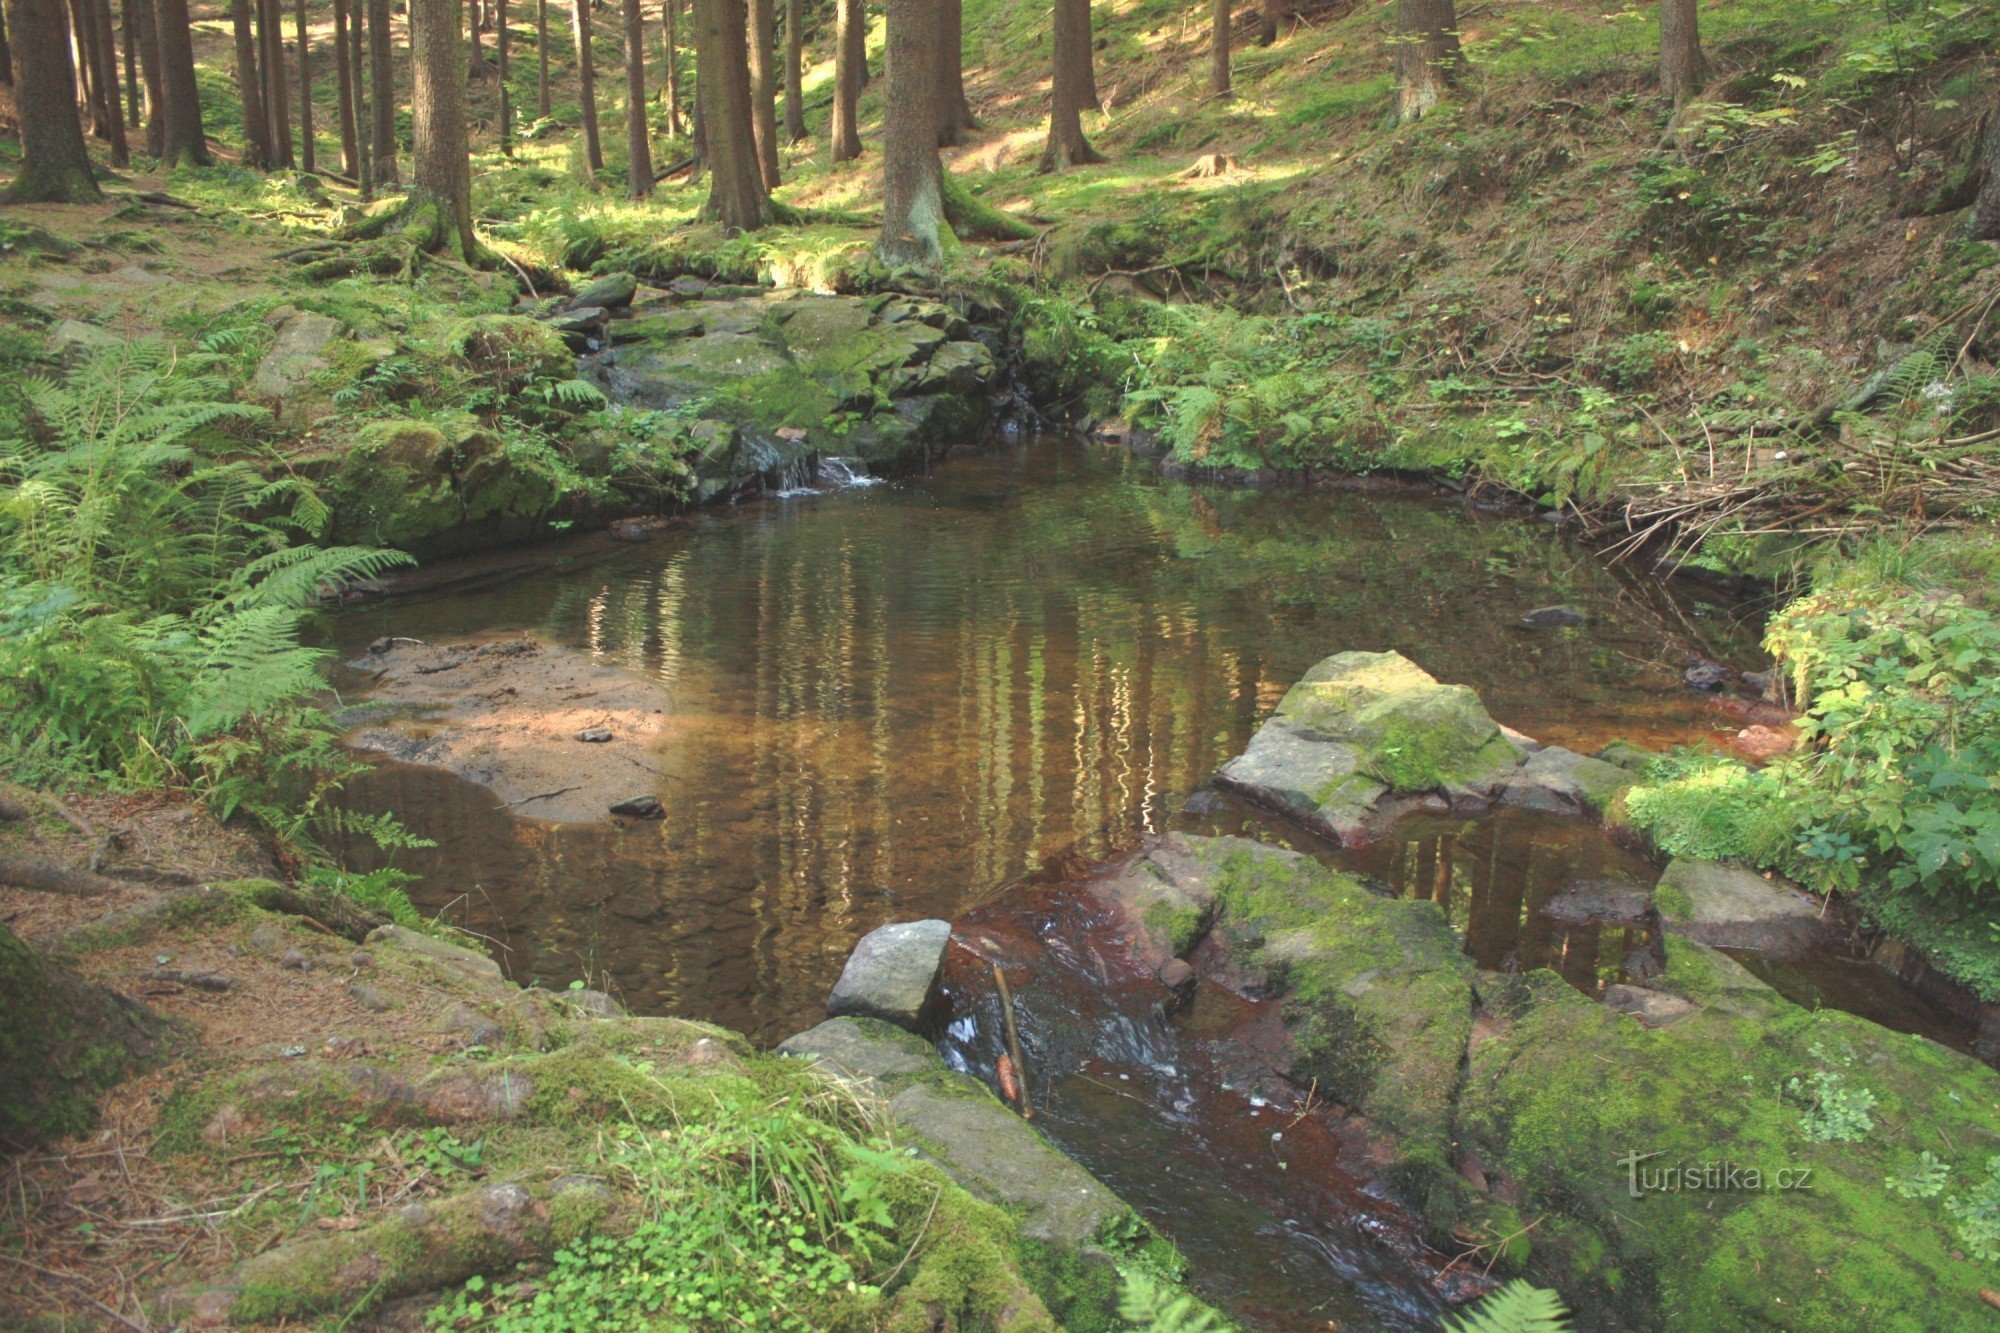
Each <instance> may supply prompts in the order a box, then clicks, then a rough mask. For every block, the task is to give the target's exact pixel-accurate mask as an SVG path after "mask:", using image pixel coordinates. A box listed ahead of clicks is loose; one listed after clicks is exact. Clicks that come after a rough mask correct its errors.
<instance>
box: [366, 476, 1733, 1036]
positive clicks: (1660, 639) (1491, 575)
mask: <svg viewBox="0 0 2000 1333" xmlns="http://www.w3.org/2000/svg"><path fill="white" fill-rule="evenodd" d="M1555 602H1566V603H1571V604H1574V605H1577V606H1580V607H1583V608H1584V609H1586V610H1587V611H1589V612H1590V613H1591V617H1592V619H1591V622H1590V623H1589V624H1587V625H1585V626H1582V627H1578V628H1571V629H1558V630H1528V629H1524V628H1522V627H1521V626H1520V625H1519V623H1518V618H1519V616H1520V614H1521V613H1522V612H1523V611H1526V610H1528V609H1530V608H1533V607H1537V606H1543V605H1547V604H1550V603H1555ZM500 631H509V632H512V631H521V632H527V633H531V634H535V635H538V636H541V637H543V638H546V639H548V640H550V641H553V642H556V643H561V644H566V645H572V646H575V647H578V648H583V649H587V650H588V651H590V652H591V653H593V654H595V655H597V656H598V657H599V658H600V659H601V660H603V661H605V662H607V663H611V664H615V665H619V666H623V667H626V668H629V669H631V670H633V671H637V672H643V673H646V674H648V675H650V676H652V677H654V678H655V679H657V680H658V681H659V682H661V683H662V684H663V685H664V686H666V688H667V690H668V691H669V694H670V698H671V703H670V706H669V712H670V714H671V719H672V725H671V728H670V730H669V733H668V740H667V742H666V743H665V744H664V745H663V746H662V748H661V749H660V751H659V753H658V754H657V756H656V763H657V767H658V768H659V770H660V773H661V776H660V778H659V779H658V780H657V784H656V790H657V793H658V795H659V796H660V797H661V799H662V800H663V801H664V803H665V805H666V808H667V818H666V819H665V820H663V821H661V822H658V823H655V824H636V825H627V826H623V827H614V826H612V825H609V824H606V825H589V826H579V825H555V824H547V823H541V822H538V821H535V820H530V819H520V818H514V817H511V816H508V815H505V814H502V813H500V812H497V811H495V810H494V809H493V804H494V803H493V801H492V799H491V797H490V796H489V795H487V793H485V792H484V791H483V790H482V789H479V788H476V787H473V786H471V785H470V784H467V783H465V782H462V781H460V780H458V779H456V778H451V777H448V776H445V775H442V774H437V773H433V772H428V771H425V770H419V769H412V768H407V767H402V766H397V765H393V764H385V765H383V766H381V767H380V768H378V769H377V770H376V771H375V773H374V775H373V776H372V777H371V778H369V779H368V780H366V781H364V782H363V783H361V784H359V786H358V787H357V789H356V791H355V793H354V800H355V802H356V804H357V805H361V806H364V807H367V808H377V809H393V810H395V811H397V812H398V813H399V814H400V815H401V816H402V817H403V818H404V820H405V821H406V822H407V823H408V824H410V825H411V826H412V827H413V828H415V829H417V830H419V831H421V832H422V833H424V834H425V835H426V836H428V837H431V838H434V839H435V840H436V841H437V844H438V845H437V847H436V848H435V849H434V850H431V851H427V852H415V853H411V852H406V853H402V854H400V857H399V864H401V865H402V866H404V867H405V868H406V869H410V870H413V871H416V872H418V873H420V874H421V875H422V876H423V880H422V883H421V884H420V885H419V886H418V888H417V891H416V896H417V898H418V900H419V901H420V903H421V904H422V905H423V906H424V907H425V908H426V909H429V910H442V911H444V912H445V913H446V915H447V916H448V917H449V918H450V919H452V920H454V921H456V922H458V923H460V924H462V925H464V926H466V927H468V928H470V929H473V930H476V931H479V932H481V933H483V934H486V935H488V936H490V937H492V938H493V939H494V940H495V941H496V942H497V943H498V944H499V945H500V946H501V948H502V956H503V958H504V959H505V961H506V963H507V966H508V967H509V970H510V972H511V973H512V974H513V975H514V976H515V977H516V978H517V979H520V980H522V981H541V982H545V983H555V984H562V983H566V982H567V981H569V980H570V979H572V978H576V977H580V976H588V977H590V978H591V979H592V980H593V981H601V982H605V983H608V984H609V985H610V986H611V988H612V989H614V990H615V991H616V992H617V993H619V995H620V996H621V998H623V999H624V1001H625V1002H626V1003H627V1004H628V1005H630V1006H631V1007H632V1008H634V1009H636V1010H639V1011H643V1012H673V1013H678V1014H685V1015H689V1016H694V1017H700V1018H707V1019H713V1020H715V1021H718V1022H721V1023H725V1024H727V1025H729V1026H731V1027H735V1028H738V1029H741V1030H743V1031H745V1032H748V1033H750V1034H752V1035H753V1036H755V1037H757V1038H759V1039H763V1040H777V1039H779V1038H782V1037H784V1036H786V1035H788V1034H789V1033H791V1032H793V1031H796V1030H798V1029H800V1028H802V1027H805V1026H808V1025H810V1024H811V1023H812V1022H814V1021H815V1020H816V1019H817V1018H818V1016H819V1014H820V1010H821V1005H822V1002H823V1000H824V998H825V995H826V992H827V989H828V987H829V986H830V984H831V983H832V980H833V978H834V977H835V976H836V975H837V974H838V972H839V969H840V966H841V964H842V962H843V961H844V960H845V958H846V956H847V953H848V950H849V948H850V947H851V946H852V944H853V942H854V941H855V940H856V939H857V938H859V937H860V936H861V935H862V934H864V933H865V932H867V931H868V930H871V929H873V928H874V927H875V926H878V925H880V924H882V923H884V922H886V921H891V920H898V919H909V918H913V917H920V916H944V917H955V916H957V915H959V914H960V913H962V912H964V911H965V910H966V909H968V908H969V907H971V906H973V905H974V904H976V903H979V902H981V901H983V900H984V899H986V898H987V897H989V896H990V895H991V894H992V893H993V892H994V890H995V888H996V886H998V885H1001V884H1003V883H1005V882H1007V881H1010V880H1013V879H1016V878H1018V877H1019V876H1021V875H1023V874H1024V873H1027V872H1029V871H1031V870H1033V869H1034V868H1035V867H1037V866H1040V865H1042V864H1043V863H1044V862H1046V861H1047V860H1048V859H1049V858H1050V857H1052V856H1054V855H1056V854H1057V853H1063V852H1069V853H1073V854H1075V855H1078V856H1082V857H1086V858H1097V857H1102V856H1106V855H1109V854H1111V853H1112V852H1114V851H1116V850H1118V849H1119V848H1121V847H1124V846H1129V845H1130V844H1131V843H1132V841H1133V840H1134V839H1136V838H1137V837H1138V836H1139V835H1141V834H1143V833H1146V832H1149V831H1156V830H1158V829H1161V828H1163V827H1165V826H1166V824H1167V822H1168V820H1169V818H1170V817H1171V816H1172V815H1173V814H1174V812H1176V811H1177V810H1178V809H1179V807H1180V805H1181V803H1182V802H1183V800H1184V799H1185V798H1186V796H1187V795H1188V794H1189V793H1190V792H1191V791H1193V790H1194V789H1196V788H1197V787H1198V786H1199V785H1200V784H1201V783H1202V782H1203V781H1204V779H1205V778H1206V777H1207V776H1208V775H1209V774H1210V773H1211V772H1213V771H1214V769H1215V768H1216V767H1217V766H1218V765H1219V764H1220V763H1221V762H1222V761H1224V760H1225V759H1227V758H1228V757H1229V756H1230V755H1232V754H1234V753H1235V752H1236V751H1237V750H1239V749H1240V748H1241V747H1242V745H1243V743H1244V741H1245V740H1246V739H1247V738H1248V736H1249V735H1250V733H1251V732H1252V731H1253V730H1254V729H1255V727H1256V726H1257V724H1258V722H1259V721H1260V720H1261V718H1262V717H1263V716H1264V715H1265V714H1266V713H1267V712H1268V710H1269V709H1270V708H1271V706H1272V705H1274V704H1275V703H1276V702H1277V700H1278V698H1279V697H1280V696H1281V695H1282V694H1283V693H1284V691H1285V690H1286V688H1287V687H1289V686H1290V684H1291V683H1292V682H1293V681H1294V680H1295V679H1296V678H1297V677H1298V676H1299V674H1300V673H1301V672H1303V671H1304V670H1305V669H1306V668H1307V667H1308V666H1310V665H1311V664H1312V663H1313V662H1315V661H1317V660H1318V659H1319V658H1321V657H1323V656H1325V655H1326V654H1328V653H1332V652H1337V651H1340V650H1343V649H1361V648H1365V649H1384V648H1395V649H1399V650H1401V651H1403V652H1404V653H1406V654H1408V655H1409V656H1410V657H1412V658H1413V659H1415V660H1416V661H1417V662H1419V663H1420V664H1422V665H1423V666H1424V667H1426V668H1427V669H1429V670H1430V671H1432V672H1433V673H1434V674H1436V675H1437V676H1438V677H1440V678H1441V679H1445V680H1451V681H1462V682H1465V683H1467V684H1470V685H1472V686H1474V687H1476V688H1477V689H1478V690H1479V691H1480V693H1481V694H1482V696H1483V697H1484V698H1485V699H1486V700H1487V702H1488V705H1489V707H1490V708H1491V709H1492V711H1493V713H1494V715H1495V716H1496V717H1498V718H1499V719H1500V720H1501V721H1503V722H1506V723H1509V724H1512V725H1514V726H1517V727H1520V728H1522V729H1523V730H1526V731H1528V732H1530V733H1532V734H1534V735H1537V736H1539V737H1541V738H1542V739H1544V740H1548V741H1551V742H1559V743H1563V744H1569V745H1572V746H1582V747H1594V746H1596V745H1598V744H1601V743H1602V742H1604V741H1606V740H1609V739H1611V738H1613V737H1615V736H1626V737H1630V738H1632V739H1635V740H1638V741H1640V742H1642V743H1647V742H1652V743H1664V742H1667V741H1674V740H1685V739H1691V738H1694V737H1698V736H1700V735H1702V734H1705V733H1707V732H1710V731H1715V730H1722V729H1733V728H1734V727H1735V726H1739V725H1741V724H1740V723H1736V722H1732V721H1731V720H1730V719H1729V718H1727V717H1726V716H1724V715H1722V714H1720V713H1717V712H1715V711H1713V707H1712V705H1711V704H1710V703H1709V702H1708V701H1706V700H1705V699H1703V698H1701V697H1699V696H1696V695H1693V694H1690V693H1688V692H1686V691H1684V690H1682V689H1680V688H1679V687H1678V684H1677V682H1678V677H1679V672H1680V669H1681V668H1682V667H1683V666H1684V665H1685V663H1686V661H1687V660H1688V659H1689V658H1690V657H1692V656H1695V655H1697V654H1700V655H1707V656H1716V657H1721V658H1723V659H1725V660H1734V661H1738V662H1748V661H1749V660H1751V658H1752V657H1753V656H1754V640H1755V633H1754V626H1751V625H1748V624H1746V623H1744V622H1743V621H1742V620H1741V618H1740V617H1738V616H1737V615H1736V614H1735V613H1733V612H1731V611H1729V610H1728V609H1726V608H1723V607H1720V606H1715V605H1709V604H1705V603H1704V602H1703V601H1702V600H1701V599H1700V598H1699V597H1698V596H1693V595H1689V594H1687V593H1686V592H1684V591H1682V590H1678V589H1670V588H1667V587H1664V586H1662V585H1661V584H1659V583H1657V582H1651V581H1643V580H1632V579H1626V578H1621V577H1619V576H1617V575H1615V574H1614V573H1613V572H1611V571H1608V570H1607V569H1606V568H1605V567H1604V566H1603V565H1602V564H1600V563H1599V562H1597V561H1596V560H1595V559H1593V558H1592V557H1591V556H1590V555H1589V553H1587V552H1586V551H1583V550H1581V549H1579V548H1578V547H1577V546H1575V545H1574V544H1572V543H1570V542H1569V541H1567V540H1565V539H1564V538H1563V537H1562V536H1561V535H1560V534H1558V533H1557V532H1555V531H1553V530H1551V529H1550V528H1549V527H1548V526H1547V525H1545V524H1542V523H1539V522H1535V521H1532V520H1523V519H1520V518H1512V517H1506V518H1503V517H1496V516H1490V515H1480V514H1475V513H1471V512H1469V511H1468V510H1467V509H1466V507H1464V506H1462V505H1452V504H1447V503H1444V502H1441V501H1439V500H1437V499H1435V498H1432V497H1430V496H1428V495H1418V494H1414V493H1404V492H1400V491H1388V492H1376V493H1368V494H1355V493H1316V494H1300V493H1296V492H1276V493H1261V492H1251V491H1241V490H1228V489H1217V488H1200V487H1195V486H1190V485H1188V484H1185V483H1181V482H1176V481H1171V480H1166V479H1162V478H1160V477H1159V476H1158V475H1157V474H1156V473H1155V472H1154V471H1153V470H1152V469H1151V468H1150V467H1148V466H1147V465H1145V464H1143V463H1142V462H1139V461H1137V460H1133V459H1131V458H1129V457H1127V456H1126V455H1124V454H1122V453H1119V452H1116V451H1110V450H1106V449H1102V448H1098V447H1093V446H1086V445H1081V444H1078V443H1075V442H1073V441H1064V440H1055V439H1042V440H1031V441H1026V442H1022V443H1020V444H1017V445H1013V446H1008V447H1003V448H1001V449H998V450H983V451H977V452H972V451H968V452H966V453H964V454H963V455H962V456H960V457H957V458H954V459H952V460H951V461H949V462H948V463H946V464H944V465H942V466H941V467H939V468H938V470H937V471H935V472H934V473H933V474H931V475H928V476H922V477H910V478H903V479H899V480H895V481H890V482H885V483H883V484H880V485H875V486H870V487H864V488H854V487H849V488H844V489H828V490H825V491H823V493H821V494H818V495H816V496H811V497H798V498H793V499H788V500H782V501H780V500H775V499H772V500H761V501H749V502H745V503H743V504H741V505H738V506H735V507H732V508H729V509H723V510H715V511H709V512H702V513H696V514H691V515H688V516H686V517H683V518H680V519H676V520H674V521H673V522H671V523H670V524H669V525H667V527H666V528H664V529H663V530H662V531H661V532H660V533H658V535H657V536H656V537H655V539H654V540H652V541H650V542H647V543H644V544H639V545H632V544H620V543H617V542H613V541H610V540H608V539H606V538H602V537H588V538H578V539H575V540H570V541H564V542H559V543H556V544H553V545H542V546H537V547H534V548H532V549H529V550H524V551H521V552H516V553H504V554H501V555H497V556H493V557H488V558H485V559H481V560H477V561H466V562H458V563H456V564H453V565H450V566H444V567H440V568H439V569H437V570H434V571H430V572H429V573H428V574H426V575H424V576H421V577H419V578H418V579H417V580H415V581H414V583H413V584H412V585H411V586H410V587H409V589H408V590H407V591H404V592H401V593H399V594H398V595H396V596H394V597H392V598H389V599H387V600H385V601H382V602H378V603H374V604H371V605H367V606H363V607H359V608H355V609H353V610H350V611H348V612H345V613H343V614H342V616H341V618H340V621H339V623H338V627H337V634H338V638H339V641H340V643H341V645H342V646H343V647H344V648H347V649H349V650H358V648H359V647H360V645H363V644H365V643H366V642H368V641H369V640H370V639H372V638H374V637H376V636H377V635H380V634H389V633H394V634H409V635H413V636H417V637H421V638H424V639H427V640H430V641H432V642H437V641H440V640H449V639H450V638H452V637H453V636H454V635H471V634H474V633H494V632H500ZM649 780H650V779H649ZM635 794H636V793H635Z"/></svg>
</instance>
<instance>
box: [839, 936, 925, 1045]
mask: <svg viewBox="0 0 2000 1333" xmlns="http://www.w3.org/2000/svg"><path fill="white" fill-rule="evenodd" d="M950 942H951V923H950V922H949V921H937V920H931V921H900V922H897V923H895V924H893V925H887V926H882V927H880V928H878V929H876V930H872V931H870V932H868V934H866V935H864V936H862V937H861V942H860V943H859V944H856V945H855V946H854V952H853V953H851V954H849V955H848V958H847V966H845V967H843V968H842V969H841V970H840V979H839V980H838V981H836V982H834V984H833V994H832V995H830V996H828V997H827V1001H826V1012H827V1014H828V1016H829V1017H832V1018H840V1017H843V1016H846V1015H854V1016H857V1017H862V1018H879V1019H882V1020H883V1021H885V1022H889V1023H895V1024H897V1025H899V1026H901V1027H906V1028H912V1029H914V1028H915V1027H916V1026H917V1025H918V1024H919V1023H920V1022H922V1020H923V1017H924V1013H925V1011H926V1010H927V1009H928V1008H929V1007H930V1003H931V1001H932V999H933V998H935V996H936V994H937V984H938V971H939V969H941V968H942V967H943V966H944V951H945V946H946V945H947V944H949V943H950Z"/></svg>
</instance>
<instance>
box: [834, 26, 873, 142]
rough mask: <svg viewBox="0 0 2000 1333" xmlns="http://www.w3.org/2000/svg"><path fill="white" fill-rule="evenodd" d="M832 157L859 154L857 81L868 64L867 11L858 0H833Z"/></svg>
mask: <svg viewBox="0 0 2000 1333" xmlns="http://www.w3.org/2000/svg"><path fill="white" fill-rule="evenodd" d="M833 41H834V46H833V121H832V131H831V133H832V139H833V160H834V161H836V162H845V161H847V160H848V159H850V158H856V157H860V156H861V83H862V80H863V79H864V78H865V77H866V76H867V66H868V11H867V9H866V7H865V6H864V5H863V4H862V0H834V38H833Z"/></svg>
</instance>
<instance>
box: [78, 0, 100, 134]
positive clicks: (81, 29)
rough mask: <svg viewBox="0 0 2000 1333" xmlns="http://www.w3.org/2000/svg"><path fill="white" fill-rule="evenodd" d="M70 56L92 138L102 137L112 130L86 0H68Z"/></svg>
mask: <svg viewBox="0 0 2000 1333" xmlns="http://www.w3.org/2000/svg"><path fill="white" fill-rule="evenodd" d="M69 56H70V62H71V68H73V69H74V70H75V71H76V100H77V106H78V108H79V109H80V110H82V111H83V112H84V113H85V114H87V115H88V116H89V117H90V134H91V137H92V138H97V139H102V138H104V137H105V136H106V134H107V133H108V132H109V131H108V129H107V128H106V126H105V123H104V100H103V99H102V98H101V97H99V96H98V95H97V48H96V43H95V41H94V39H93V36H92V33H91V26H90V10H89V9H88V8H87V7H86V0H69Z"/></svg>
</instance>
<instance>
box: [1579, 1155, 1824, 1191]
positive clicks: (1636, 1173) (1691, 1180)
mask: <svg viewBox="0 0 2000 1333" xmlns="http://www.w3.org/2000/svg"><path fill="white" fill-rule="evenodd" d="M1664 1156H1666V1151H1665V1149H1662V1150H1660V1151H1658V1152H1628V1153H1626V1154H1625V1155H1624V1156H1623V1157H1621V1158H1619V1159H1618V1165H1620V1166H1622V1167H1624V1168H1625V1189H1626V1192H1627V1193H1628V1194H1630V1195H1631V1196H1632V1197H1633V1198H1635V1199H1637V1198H1640V1197H1641V1196H1643V1195H1647V1194H1754V1193H1757V1192H1758V1191H1760V1190H1778V1191H1781V1192H1782V1191H1790V1190H1809V1189H1811V1188H1812V1174H1813V1169H1812V1168H1811V1167H1809V1166H1785V1167H1779V1168H1777V1169H1776V1170H1765V1169H1764V1168H1762V1167H1755V1166H1744V1165H1742V1164H1740V1163H1737V1162H1732V1161H1730V1160H1729V1159H1728V1158H1726V1157H1725V1158H1723V1159H1721V1160H1720V1161H1709V1162H1660V1163H1658V1164H1656V1165H1653V1166H1647V1165H1646V1163H1648V1162H1651V1161H1653V1159H1654V1158H1656V1157H1664Z"/></svg>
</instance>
